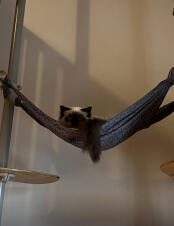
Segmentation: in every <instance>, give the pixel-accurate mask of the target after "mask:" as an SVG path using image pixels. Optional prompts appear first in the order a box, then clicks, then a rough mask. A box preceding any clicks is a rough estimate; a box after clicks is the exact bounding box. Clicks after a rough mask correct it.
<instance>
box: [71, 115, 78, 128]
mask: <svg viewBox="0 0 174 226" xmlns="http://www.w3.org/2000/svg"><path fill="white" fill-rule="evenodd" d="M78 123H79V121H78V118H76V117H74V118H73V119H72V124H73V126H77V125H78Z"/></svg>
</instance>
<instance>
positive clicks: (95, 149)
mask: <svg viewBox="0 0 174 226" xmlns="http://www.w3.org/2000/svg"><path fill="white" fill-rule="evenodd" d="M88 153H89V155H90V157H91V159H92V161H93V162H94V163H97V162H99V160H100V156H101V149H100V145H99V144H96V143H95V144H90V145H89V146H88Z"/></svg>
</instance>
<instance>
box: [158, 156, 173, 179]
mask: <svg viewBox="0 0 174 226" xmlns="http://www.w3.org/2000/svg"><path fill="white" fill-rule="evenodd" d="M160 169H161V171H163V172H164V173H165V174H167V175H168V176H170V177H173V178H174V160H173V161H169V162H165V163H163V164H162V165H161V166H160Z"/></svg>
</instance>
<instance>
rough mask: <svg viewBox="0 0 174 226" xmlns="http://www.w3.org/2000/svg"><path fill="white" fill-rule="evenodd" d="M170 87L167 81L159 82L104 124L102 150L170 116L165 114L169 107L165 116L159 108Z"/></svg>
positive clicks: (101, 135)
mask: <svg viewBox="0 0 174 226" xmlns="http://www.w3.org/2000/svg"><path fill="white" fill-rule="evenodd" d="M171 86H172V83H171V82H170V80H169V79H166V80H164V81H162V82H160V83H159V84H158V85H157V86H156V87H155V88H154V89H153V90H151V91H150V92H149V93H148V94H146V95H145V96H144V97H143V98H141V99H140V100H138V101H137V102H136V103H134V104H133V105H131V106H130V107H128V108H127V109H126V110H124V111H122V112H121V113H120V114H118V115H116V116H115V117H113V118H112V119H110V120H109V121H108V122H106V123H105V124H104V125H103V126H102V128H101V133H100V138H101V146H102V148H103V150H106V149H109V148H112V147H114V146H116V145H118V144H119V143H121V142H123V141H124V140H126V139H127V138H128V137H130V136H132V135H133V134H134V133H135V132H137V131H139V130H141V129H144V128H147V127H149V126H150V125H151V124H153V123H155V121H156V122H157V121H159V120H160V118H161V119H162V118H164V117H165V115H166V116H167V115H168V114H170V113H167V112H166V111H167V110H168V109H169V107H167V108H166V109H165V114H164V110H162V109H161V110H162V111H160V109H159V107H160V105H161V103H162V101H163V99H164V97H165V96H166V94H167V92H168V90H169V88H170V87H171ZM170 109H172V108H171V107H170ZM170 111H171V110H170ZM161 112H162V113H161Z"/></svg>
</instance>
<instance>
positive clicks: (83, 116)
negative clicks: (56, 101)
mask: <svg viewBox="0 0 174 226" xmlns="http://www.w3.org/2000/svg"><path fill="white" fill-rule="evenodd" d="M91 109H92V107H86V108H80V107H72V108H71V107H65V106H62V105H61V106H60V116H59V121H60V122H61V124H62V125H64V126H66V127H71V128H78V127H79V126H80V125H82V124H83V123H84V122H86V120H88V119H89V118H90V117H91Z"/></svg>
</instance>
